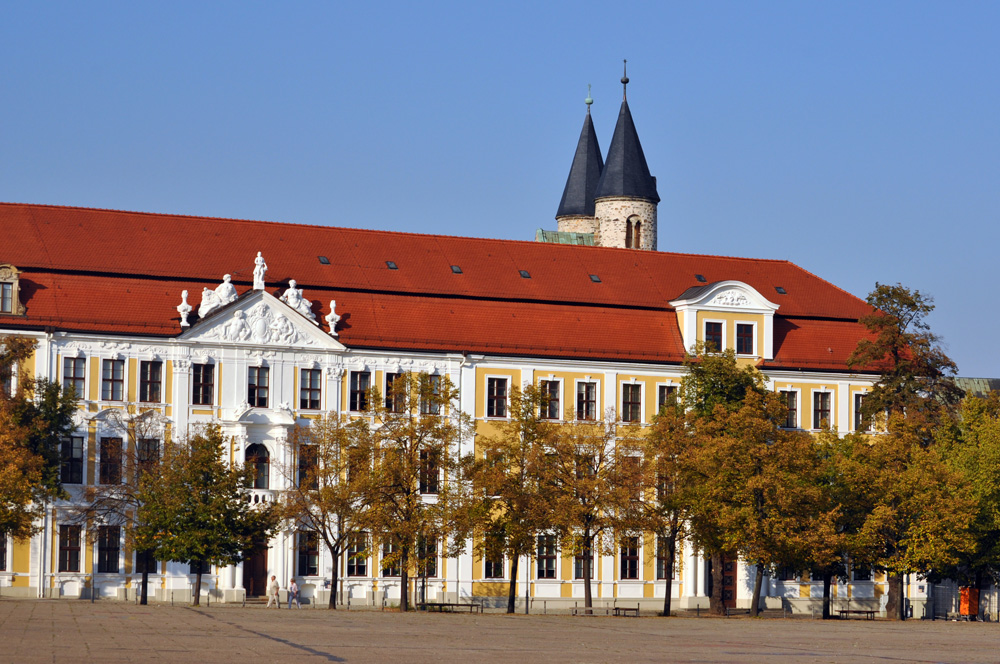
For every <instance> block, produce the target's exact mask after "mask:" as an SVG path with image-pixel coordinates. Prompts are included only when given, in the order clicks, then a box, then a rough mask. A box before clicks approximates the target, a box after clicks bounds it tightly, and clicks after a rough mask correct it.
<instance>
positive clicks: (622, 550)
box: [618, 535, 642, 581]
mask: <svg viewBox="0 0 1000 664" xmlns="http://www.w3.org/2000/svg"><path fill="white" fill-rule="evenodd" d="M641 552H642V542H640V541H639V537H638V536H636V535H627V536H625V537H622V538H621V541H620V542H619V545H618V580H619V581H638V580H639V579H640V576H639V575H640V571H641V569H642V568H641V566H640V565H639V558H640V554H641Z"/></svg>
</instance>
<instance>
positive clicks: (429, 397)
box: [420, 376, 441, 415]
mask: <svg viewBox="0 0 1000 664" xmlns="http://www.w3.org/2000/svg"><path fill="white" fill-rule="evenodd" d="M420 414H421V415H440V414H441V376H426V380H425V382H424V384H423V385H422V386H421V394H420Z"/></svg>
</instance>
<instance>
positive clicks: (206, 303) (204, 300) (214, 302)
mask: <svg viewBox="0 0 1000 664" xmlns="http://www.w3.org/2000/svg"><path fill="white" fill-rule="evenodd" d="M220 306H222V305H221V304H220V303H219V300H218V299H217V298H216V297H215V291H213V290H209V289H208V288H202V289H201V304H200V305H198V317H199V318H204V317H205V316H207V315H209V314H210V313H212V312H213V311H215V310H216V309H218V308H219V307H220Z"/></svg>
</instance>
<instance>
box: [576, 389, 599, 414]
mask: <svg viewBox="0 0 1000 664" xmlns="http://www.w3.org/2000/svg"><path fill="white" fill-rule="evenodd" d="M576 419H578V420H596V419H597V383H577V384H576Z"/></svg>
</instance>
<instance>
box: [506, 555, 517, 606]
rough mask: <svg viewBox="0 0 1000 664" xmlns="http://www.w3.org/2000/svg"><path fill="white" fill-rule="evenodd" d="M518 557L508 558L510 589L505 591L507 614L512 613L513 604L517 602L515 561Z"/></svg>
mask: <svg viewBox="0 0 1000 664" xmlns="http://www.w3.org/2000/svg"><path fill="white" fill-rule="evenodd" d="M518 558H519V556H511V557H510V587H509V588H508V590H507V613H514V603H515V602H516V601H517V560H518Z"/></svg>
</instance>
